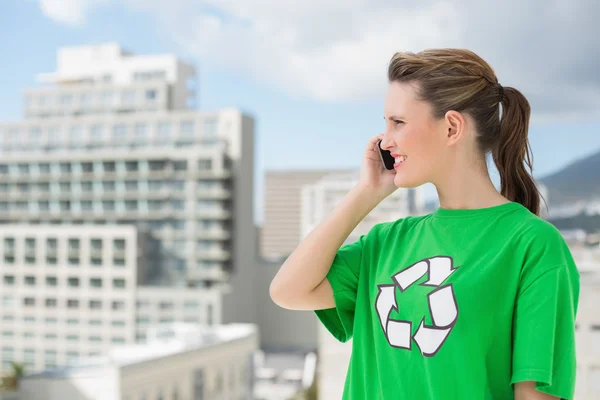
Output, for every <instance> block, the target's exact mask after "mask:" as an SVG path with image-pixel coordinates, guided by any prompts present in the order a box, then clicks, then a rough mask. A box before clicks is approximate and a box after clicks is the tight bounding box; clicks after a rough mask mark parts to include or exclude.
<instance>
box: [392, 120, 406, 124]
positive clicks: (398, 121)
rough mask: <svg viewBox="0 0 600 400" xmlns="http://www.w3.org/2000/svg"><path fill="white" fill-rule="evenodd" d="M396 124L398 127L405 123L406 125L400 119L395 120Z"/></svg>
mask: <svg viewBox="0 0 600 400" xmlns="http://www.w3.org/2000/svg"><path fill="white" fill-rule="evenodd" d="M394 122H395V123H396V125H399V124H403V123H404V121H400V120H399V119H397V120H394Z"/></svg>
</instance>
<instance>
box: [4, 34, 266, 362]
mask: <svg viewBox="0 0 600 400" xmlns="http://www.w3.org/2000/svg"><path fill="white" fill-rule="evenodd" d="M194 76H195V72H194V68H193V67H192V66H190V65H188V64H186V63H184V62H182V61H180V60H178V59H177V58H175V57H174V56H172V55H162V56H137V55H133V54H131V53H129V52H127V51H125V50H123V49H121V48H120V47H119V46H118V45H116V44H107V45H98V46H82V47H72V48H63V49H59V50H58V60H57V70H56V72H53V73H48V74H40V75H39V80H40V81H41V82H43V83H44V85H41V86H40V87H36V88H32V89H27V90H25V94H24V113H23V114H24V119H23V120H22V121H16V122H3V123H0V154H1V155H2V160H0V178H1V179H0V225H4V226H5V227H7V228H8V227H9V226H13V225H20V226H23V229H25V230H26V231H28V232H31V233H36V232H41V233H43V234H44V235H45V236H44V237H43V238H42V237H39V241H38V242H35V248H36V249H38V250H35V251H46V250H42V249H45V247H44V246H45V245H46V244H47V242H46V239H52V233H53V229H55V228H59V226H60V227H61V228H65V229H67V230H70V232H69V234H68V235H67V234H66V233H64V235H66V236H69V237H70V238H73V239H76V238H77V235H79V234H81V235H84V236H82V237H80V238H79V240H80V243H81V246H88V247H89V246H92V247H91V250H89V251H92V252H95V253H94V254H97V253H98V252H99V250H98V249H97V248H94V247H93V246H96V245H97V243H98V242H94V244H91V242H90V243H89V244H84V242H85V243H87V242H86V241H87V236H85V235H86V233H85V232H86V231H85V228H86V227H88V226H92V225H93V226H96V225H102V226H103V227H105V228H107V229H108V230H109V231H111V232H117V233H118V232H121V231H119V230H118V228H119V227H120V226H132V227H134V228H135V229H134V232H135V235H136V237H138V238H143V242H144V243H146V244H147V245H146V246H142V247H139V248H137V251H138V254H137V256H136V259H135V260H132V259H129V258H128V259H127V261H126V262H127V263H128V264H126V266H127V267H128V268H130V269H131V268H133V269H135V270H136V274H135V276H136V278H135V282H133V281H131V285H135V286H136V288H137V289H136V292H135V293H134V294H133V296H134V297H133V298H135V302H136V303H137V304H136V305H135V306H131V310H132V313H131V314H129V317H130V318H134V321H135V329H131V330H129V331H128V332H129V333H128V335H129V336H127V338H126V339H125V342H126V343H129V341H130V340H135V339H136V338H138V339H139V338H140V337H143V336H144V329H143V327H144V325H145V324H151V323H153V322H161V320H163V321H162V322H170V321H178V320H181V321H183V320H185V319H186V318H188V319H190V322H192V321H193V318H192V316H191V315H188V314H189V312H188V311H191V313H192V314H194V318H196V317H197V318H199V321H198V322H205V323H209V322H214V323H220V322H221V321H224V322H231V321H236V322H255V321H256V320H257V318H256V302H255V301H254V299H253V298H251V293H250V292H251V291H252V290H253V289H254V286H253V283H252V270H251V269H252V268H254V267H255V258H256V248H257V241H256V231H255V226H254V221H253V185H254V120H253V118H252V117H250V116H248V115H244V114H242V113H241V112H240V111H238V110H235V109H224V110H219V111H215V112H200V111H197V110H195V109H193V108H192V107H193V106H194V95H195V93H194V87H193V86H194ZM8 229H12V228H8ZM56 232H63V231H62V230H58V229H57V230H56ZM4 233H5V234H8V233H10V232H4ZM41 233H40V234H41ZM61 234H63V233H61ZM22 236H23V237H22V238H21V239H22V240H23V243H26V244H27V243H29V242H27V239H28V238H30V236H29V235H27V234H26V232H25V233H23V235H22ZM34 236H35V235H34ZM6 237H7V238H9V236H6ZM9 239H10V238H9ZM13 239H14V240H15V243H17V240H21V239H18V238H17V237H14V238H13ZM55 239H57V240H58V238H55ZM90 240H93V239H92V238H90ZM19 243H20V242H19ZM107 243H108V242H103V246H112V244H110V243H109V244H107ZM82 248H87V247H82ZM26 250H27V248H26ZM17 251H18V250H17ZM27 251H30V250H27ZM85 251H88V250H85ZM27 254H28V253H23V255H20V256H19V257H21V258H20V259H19V260H21V261H19V263H18V265H17V266H16V268H23V272H22V273H21V275H23V276H22V277H21V276H20V277H19V278H18V279H19V282H20V281H21V278H22V279H23V280H22V282H23V283H20V285H23V286H25V285H28V284H29V282H31V280H30V279H29V280H28V279H26V278H34V279H35V281H36V282H37V283H41V280H43V281H44V282H45V279H46V276H45V275H44V276H42V275H32V276H29V275H27V274H26V273H25V272H26V271H27V268H28V264H27V262H28V258H27V257H28V255H27ZM40 254H41V253H40ZM40 257H42V256H40ZM44 257H45V256H44ZM64 260H66V261H65V262H66V263H67V264H68V263H69V262H70V261H69V260H68V258H66V259H64ZM47 261H48V260H47V259H46V258H43V259H42V258H37V259H36V267H35V268H36V270H37V268H39V269H40V270H43V269H45V268H46V267H45V266H46V264H45V263H46V262H47ZM79 261H80V262H81V263H93V262H96V261H94V259H90V260H79ZM114 261H115V260H113V259H109V258H103V259H102V263H103V264H102V265H104V263H106V262H108V263H112V262H114ZM117 261H118V260H117ZM74 263H75V262H74ZM140 263H141V264H140ZM75 264H76V263H75ZM5 267H6V268H9V267H8V266H7V264H4V266H3V268H5ZM92 267H94V266H93V265H92V266H90V268H92ZM140 267H143V273H139V272H140V271H139V270H138V268H140ZM86 268H87V267H86ZM133 269H131V270H132V271H133ZM82 270H83V268H82ZM3 273H4V271H3ZM9 275H10V274H9ZM26 275H27V276H26ZM69 276H70V275H69ZM73 278H74V279H79V283H80V285H85V287H86V288H87V287H88V286H89V285H92V283H91V281H89V282H88V278H91V277H88V276H87V275H86V276H79V275H78V276H73ZM14 279H15V282H17V277H16V276H15V277H14ZM57 279H58V277H57ZM65 279H68V277H65ZM132 279H133V278H132ZM9 280H10V278H9ZM68 282H69V281H65V282H63V283H64V284H65V285H67V286H66V287H67V288H68V284H69V283H68ZM73 282H75V281H74V280H73ZM94 282H95V283H94V284H96V281H94ZM108 284H109V282H108V281H106V282H104V281H103V285H108ZM82 287H83V286H82ZM40 288H42V287H41V286H40ZM105 288H107V286H103V290H104V289H105ZM43 289H44V290H46V289H45V288H43ZM48 293H50V292H48ZM132 293H133V292H132ZM190 293H193V294H194V295H195V298H196V300H197V301H198V302H199V305H197V306H194V304H193V303H194V302H193V301H191V299H190V298H189V294H190ZM240 298H243V299H246V301H240ZM56 300H57V302H56V307H57V310H56V311H57V312H61V313H63V312H67V310H65V309H64V308H65V307H66V308H67V309H68V304H67V303H65V302H63V301H59V300H58V299H56ZM67 300H68V299H67ZM104 300H105V301H104V302H103V303H102V308H103V309H104V307H105V306H107V304H109V303H110V302H109V303H106V302H107V301H108V299H104ZM7 301H8V300H7ZM37 301H38V300H36V302H37ZM40 301H45V299H43V300H40ZM111 301H112V300H111ZM36 304H37V303H36ZM65 304H67V305H66V306H65ZM90 304H91V303H90ZM90 304H86V305H85V306H89V307H91V305H90ZM94 304H95V305H94V307H96V306H97V303H94ZM111 304H112V303H111ZM17 306H18V307H22V306H23V305H22V304H19V305H17ZM38 306H39V304H38ZM80 306H81V307H83V305H82V304H81V303H80ZM129 306H130V304H129V303H127V304H126V307H129ZM42 307H44V306H42ZM107 307H108V306H107ZM157 307H158V308H157ZM161 307H162V308H161ZM186 307H187V308H186ZM87 308H88V307H84V308H82V309H87ZM180 308H183V309H180ZM109 309H110V308H107V311H108V310H109ZM144 309H145V310H146V311H143V310H144ZM138 310H139V313H138ZM186 310H187V311H186ZM5 311H6V310H5ZM5 311H3V312H5ZM110 312H113V310H112V309H110ZM9 317H10V316H7V318H9ZM43 318H45V317H43ZM156 318H158V321H155V319H156ZM109 322H110V321H107V323H109ZM130 322H131V321H130ZM127 323H129V322H127ZM111 332H112V330H111ZM111 335H112V333H111ZM102 340H104V339H102ZM111 340H112V339H111ZM6 351H7V353H9V352H10V351H9V350H6ZM35 357H36V360H38V361H39V358H38V355H36V356H35ZM58 361H60V359H58ZM49 364H52V362H49ZM36 365H37V364H36Z"/></svg>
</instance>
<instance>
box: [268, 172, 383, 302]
mask: <svg viewBox="0 0 600 400" xmlns="http://www.w3.org/2000/svg"><path fill="white" fill-rule="evenodd" d="M380 201H381V198H379V197H378V196H377V195H375V194H374V192H373V191H372V190H370V189H368V188H366V187H363V186H362V185H360V184H359V185H356V186H355V187H354V188H353V189H351V190H350V192H349V193H348V194H347V195H346V196H345V197H344V198H343V199H342V201H341V202H340V203H339V204H338V205H337V206H336V207H335V208H334V210H333V211H332V212H331V213H330V214H329V215H327V217H325V219H324V220H323V221H322V222H321V223H320V224H319V225H317V227H316V228H315V229H313V230H312V232H311V233H310V234H309V235H308V236H307V237H306V238H305V239H304V240H303V241H302V242H301V243H300V244H299V245H298V247H296V249H295V250H294V252H293V253H292V254H291V255H290V256H289V257H288V258H287V260H286V261H285V262H284V263H283V265H282V266H281V268H280V269H279V272H277V275H275V278H273V280H272V282H271V285H270V289H269V291H270V295H271V299H272V300H273V301H274V302H275V303H276V304H277V305H279V306H280V307H283V308H287V309H290V310H320V309H326V308H333V307H335V302H334V298H333V291H332V288H331V285H330V284H329V281H327V279H326V278H325V277H326V276H327V273H328V271H329V269H330V268H331V263H332V262H333V259H334V257H335V255H336V252H337V251H338V249H339V248H340V246H342V244H343V243H344V241H345V240H346V239H347V238H348V236H350V234H351V233H352V231H353V230H354V229H355V228H356V226H357V225H358V224H359V223H360V222H361V221H362V220H363V219H364V218H365V216H366V215H367V214H369V212H371V210H373V209H374V208H375V207H376V206H377V204H378V203H379V202H380Z"/></svg>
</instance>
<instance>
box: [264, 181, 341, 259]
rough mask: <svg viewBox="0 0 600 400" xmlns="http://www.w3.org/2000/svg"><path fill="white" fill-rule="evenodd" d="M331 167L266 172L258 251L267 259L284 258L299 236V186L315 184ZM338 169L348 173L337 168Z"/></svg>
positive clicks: (292, 249) (300, 211) (300, 210)
mask: <svg viewBox="0 0 600 400" xmlns="http://www.w3.org/2000/svg"><path fill="white" fill-rule="evenodd" d="M332 172H333V171H332V170H272V171H266V173H265V189H264V192H265V194H264V201H265V204H264V224H263V226H262V229H261V233H260V254H261V256H262V257H263V258H265V259H267V260H283V259H285V258H286V257H287V256H289V255H290V253H291V252H292V251H294V249H295V248H296V246H298V243H300V239H301V237H302V228H301V214H302V195H301V190H302V187H303V186H304V185H306V184H311V183H315V182H316V181H318V180H319V179H321V178H322V177H323V176H325V175H327V174H330V173H332ZM339 172H347V170H340V171H339Z"/></svg>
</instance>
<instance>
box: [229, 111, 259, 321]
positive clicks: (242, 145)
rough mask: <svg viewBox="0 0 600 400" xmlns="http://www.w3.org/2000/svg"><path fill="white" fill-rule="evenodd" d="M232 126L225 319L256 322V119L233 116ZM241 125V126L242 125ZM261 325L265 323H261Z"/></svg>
mask: <svg viewBox="0 0 600 400" xmlns="http://www.w3.org/2000/svg"><path fill="white" fill-rule="evenodd" d="M230 121H231V123H232V124H236V123H237V124H241V127H235V126H232V127H231V128H232V129H233V130H234V131H236V132H240V135H239V136H236V137H231V142H230V146H231V147H230V154H231V157H232V162H233V165H232V169H233V179H234V182H233V188H232V190H233V204H232V206H233V213H234V217H233V221H232V235H233V243H232V249H233V271H232V273H231V278H230V281H229V284H228V286H229V288H228V290H227V291H226V292H225V293H224V295H223V323H225V324H226V323H230V322H244V323H256V321H257V320H258V317H257V309H256V301H255V296H254V293H255V278H256V273H255V259H256V247H257V245H256V241H257V237H256V236H257V235H256V228H255V226H254V120H253V119H252V117H249V116H241V118H231V119H230ZM240 128H241V129H240ZM261 328H262V327H261Z"/></svg>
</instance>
